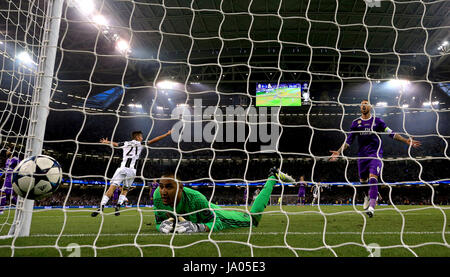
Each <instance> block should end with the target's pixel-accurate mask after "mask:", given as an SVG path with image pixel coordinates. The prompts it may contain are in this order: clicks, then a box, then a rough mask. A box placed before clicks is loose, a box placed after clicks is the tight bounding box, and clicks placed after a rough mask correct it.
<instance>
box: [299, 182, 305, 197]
mask: <svg viewBox="0 0 450 277" xmlns="http://www.w3.org/2000/svg"><path fill="white" fill-rule="evenodd" d="M298 197H305V186H304V185H303V184H300V186H299V187H298Z"/></svg>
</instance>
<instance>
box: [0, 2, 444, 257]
mask: <svg viewBox="0 0 450 277" xmlns="http://www.w3.org/2000/svg"><path fill="white" fill-rule="evenodd" d="M53 2H54V1H6V2H4V3H2V4H1V6H0V16H1V17H0V24H1V28H0V32H1V33H0V36H1V37H0V49H1V54H2V68H1V71H0V74H1V75H0V81H1V92H0V95H1V97H0V107H1V116H0V132H1V134H0V135H1V145H2V150H5V148H6V145H7V144H8V145H11V146H12V147H13V150H14V151H13V152H14V154H15V155H17V156H18V157H19V158H21V159H22V158H23V156H24V155H25V154H26V152H27V151H25V145H26V142H27V137H29V130H28V128H29V126H30V122H29V119H30V117H31V116H30V106H31V104H32V102H33V101H35V100H33V96H34V97H36V91H39V80H40V79H39V78H38V76H41V75H42V70H41V69H42V64H41V63H40V55H41V52H42V49H41V46H42V45H45V41H46V39H43V36H44V33H45V32H44V29H45V28H44V26H49V25H46V24H48V20H49V19H50V18H49V16H48V15H47V14H48V13H47V9H48V7H51V3H53ZM447 17H448V2H446V1H375V0H374V1H325V0H321V1H290V0H289V1H288V0H281V1H263V0H258V1H218V0H217V1H184V0H178V1H107V0H104V1H101V0H98V1H95V0H92V1H89V0H84V1H82V0H71V1H65V2H64V6H63V10H62V18H61V19H62V20H61V26H60V28H61V29H60V31H59V41H58V48H57V58H56V62H55V73H54V77H53V87H52V91H51V100H50V105H49V110H50V114H49V117H48V120H47V126H46V133H45V140H44V143H43V153H44V154H47V155H50V156H52V157H54V158H55V159H56V160H58V161H59V163H60V164H61V166H62V168H63V172H64V182H63V184H62V185H61V187H60V188H59V190H58V191H57V192H56V193H54V194H53V195H52V196H51V197H49V198H46V199H44V200H41V201H36V203H35V209H34V212H33V221H32V225H31V233H30V236H29V237H14V238H9V239H4V240H2V241H1V242H0V254H1V255H2V256H36V255H40V256H42V255H44V256H79V255H81V256H177V257H178V256H236V255H239V256H241V255H242V256H294V257H298V256H300V257H301V256H368V255H371V256H378V255H381V256H436V255H437V256H448V254H449V244H448V233H449V230H448V226H447V225H448V222H447V215H448V213H449V211H448V207H447V205H448V197H449V195H450V193H449V190H448V182H449V175H448V172H446V170H445V169H446V168H448V165H449V156H448V151H449V150H448V138H449V134H450V132H449V129H448V126H447V125H448V124H446V122H447V119H448V111H449V109H448V97H449V90H448V86H449V81H448V56H449V55H448V46H447V43H446V38H447V36H448V29H449V24H448V19H447ZM46 22H47V23H46ZM49 28H50V27H49ZM22 51H25V52H22ZM22 53H28V56H27V55H26V54H22ZM39 74H41V75H39ZM406 80H408V81H406ZM258 84H259V85H266V84H271V86H272V85H273V86H280V87H281V86H282V84H287V85H286V86H287V87H289V88H298V87H301V97H302V98H301V101H302V106H288V104H292V103H296V101H297V99H298V96H299V94H297V95H296V96H294V97H290V98H289V97H288V95H285V94H279V95H278V96H279V97H278V99H277V97H274V98H273V99H271V100H273V101H275V103H280V102H281V103H283V107H281V108H280V107H255V104H257V96H256V95H257V94H256V92H255V89H256V90H257V89H258ZM266 96H267V95H266ZM279 99H281V100H279ZM283 99H287V100H286V101H288V102H283V101H285V100H283ZM363 99H368V100H369V101H370V102H371V103H372V105H373V108H374V109H373V115H375V116H376V117H381V118H382V119H383V120H384V121H385V122H386V124H387V125H388V126H389V127H390V128H391V129H392V130H393V131H394V132H395V133H397V134H401V135H402V136H404V137H406V138H411V137H414V139H417V140H419V141H421V142H422V145H423V146H422V148H419V149H415V148H412V147H407V146H406V145H405V144H402V143H401V142H398V141H394V140H392V139H391V138H389V137H388V136H387V133H386V132H379V133H378V134H377V136H378V137H379V138H380V139H382V140H383V150H384V156H383V158H382V162H383V166H382V168H381V172H380V176H379V179H378V182H379V185H380V188H379V193H380V194H379V197H378V200H377V203H378V205H377V206H376V209H375V215H374V217H373V218H368V217H367V215H366V214H365V212H364V210H363V209H362V207H361V205H362V204H363V197H364V193H366V194H367V191H368V185H365V184H360V183H359V176H358V167H357V160H358V157H357V153H356V152H357V146H352V147H351V148H350V149H349V150H347V151H346V152H345V154H344V157H343V158H340V159H339V160H338V161H337V162H334V163H331V162H329V161H328V158H329V156H330V152H329V151H330V150H336V149H338V148H339V147H340V146H341V145H342V143H343V142H344V141H345V139H346V136H347V135H349V129H350V125H351V123H352V121H353V120H354V119H356V118H357V117H359V116H360V115H361V114H360V111H359V105H360V102H361V100H363ZM276 101H278V102H276ZM289 101H291V102H289ZM269 104H271V103H269V102H266V106H267V105H269ZM272 104H273V103H272ZM278 105H279V104H278ZM284 105H285V106H284ZM170 129H172V130H173V135H172V136H169V137H167V138H164V139H162V140H160V141H158V142H156V143H155V144H151V145H150V146H148V147H145V148H144V150H143V153H142V159H141V161H142V164H141V165H140V166H138V167H137V172H136V178H135V179H134V182H133V185H132V189H131V190H130V191H129V193H128V195H127V198H128V199H127V200H128V201H127V202H125V204H124V205H123V206H122V207H121V210H120V216H115V213H114V209H113V207H114V205H115V204H116V203H117V201H119V196H118V192H115V193H114V194H113V196H112V197H111V199H109V201H108V202H107V204H106V207H105V210H104V213H101V214H100V215H98V216H97V217H95V218H93V217H91V213H92V212H94V211H96V209H97V208H98V207H99V206H100V203H101V200H102V195H103V194H104V193H106V192H107V189H108V187H107V186H105V183H106V184H107V183H109V182H110V181H111V179H112V177H113V175H114V172H115V170H116V169H117V168H118V167H120V163H121V162H122V150H120V149H119V148H118V147H113V145H112V144H109V145H104V144H101V143H100V142H99V140H100V139H101V138H108V139H109V140H111V141H113V142H123V141H128V140H130V134H131V132H132V131H136V130H140V131H142V133H143V137H144V140H150V139H153V138H155V137H157V136H160V135H163V134H164V133H166V132H167V131H168V130H170ZM3 164H4V163H3V161H2V167H3ZM272 167H277V168H280V169H281V170H282V171H283V172H286V173H288V174H290V175H292V176H293V177H294V178H295V180H296V181H298V180H299V178H300V176H301V175H303V176H305V181H306V183H307V185H306V186H305V188H304V191H305V196H304V197H303V196H302V198H304V201H305V203H302V202H299V195H300V192H299V187H298V183H297V184H295V185H288V184H283V183H279V184H277V185H276V186H275V187H274V190H273V192H272V195H271V196H269V197H268V199H267V202H268V203H267V204H268V206H267V207H266V209H265V210H264V212H262V214H263V216H262V220H261V221H260V223H259V225H258V227H255V226H252V227H250V228H237V229H227V230H223V231H219V232H205V233H195V234H193V235H191V236H186V235H185V234H170V235H163V234H161V233H160V232H158V231H157V229H156V223H155V211H154V210H153V209H152V207H153V205H154V201H153V198H152V191H153V190H152V188H151V184H152V183H153V182H155V181H158V180H159V178H160V177H161V175H162V174H163V173H167V172H171V173H174V174H175V176H176V177H177V179H179V180H181V181H182V182H183V183H185V186H186V187H188V188H191V189H193V190H197V191H199V192H201V193H202V194H204V195H205V196H206V198H207V200H208V202H209V204H218V205H220V206H221V209H222V210H226V211H235V212H238V211H244V212H246V213H247V214H248V212H249V211H250V210H251V207H252V203H253V204H254V200H255V199H256V195H257V194H255V191H256V189H259V190H261V189H262V188H263V185H264V183H265V182H266V180H267V177H268V173H269V169H270V168H272ZM2 173H4V172H2ZM319 182H320V183H326V184H329V185H327V186H325V187H323V191H321V192H320V194H319V195H320V197H319V198H318V200H316V204H318V205H315V206H311V205H309V204H311V202H312V199H313V193H314V191H313V189H312V188H313V187H314V185H316V184H318V183H319ZM244 190H246V192H245V194H244ZM248 191H250V192H249V193H247V192H248ZM301 201H303V199H302V200H301ZM10 203H11V202H7V204H6V207H4V211H5V212H7V213H4V214H3V215H2V216H0V224H1V227H0V228H1V229H0V234H2V235H3V234H6V233H7V232H8V229H9V226H11V222H12V218H13V215H12V213H14V210H13V209H9V207H10V205H14V204H10ZM304 204H306V205H304ZM204 210H208V208H205V209H204ZM204 210H203V211H204ZM200 211H202V210H200ZM181 215H182V216H189V215H186V214H181ZM216 219H217V218H216ZM305 238H307V239H305Z"/></svg>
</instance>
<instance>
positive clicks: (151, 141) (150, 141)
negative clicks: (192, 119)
mask: <svg viewBox="0 0 450 277" xmlns="http://www.w3.org/2000/svg"><path fill="white" fill-rule="evenodd" d="M170 134H172V130H170V131H168V132H167V133H165V134H164V135H160V136H158V137H156V138H153V139H151V140H149V141H147V144H152V143H155V142H158V141H160V140H162V139H163V138H165V137H167V136H170Z"/></svg>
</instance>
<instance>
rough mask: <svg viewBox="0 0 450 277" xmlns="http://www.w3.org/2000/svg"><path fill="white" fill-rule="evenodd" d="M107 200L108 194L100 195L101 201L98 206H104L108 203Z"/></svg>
mask: <svg viewBox="0 0 450 277" xmlns="http://www.w3.org/2000/svg"><path fill="white" fill-rule="evenodd" d="M108 201H109V197H108V196H106V194H105V195H103V197H102V201H101V202H100V206H105V205H106V203H108Z"/></svg>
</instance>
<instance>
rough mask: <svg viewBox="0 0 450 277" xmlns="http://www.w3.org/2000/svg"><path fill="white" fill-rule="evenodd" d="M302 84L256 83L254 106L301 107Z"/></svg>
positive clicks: (303, 88) (304, 87)
mask: <svg viewBox="0 0 450 277" xmlns="http://www.w3.org/2000/svg"><path fill="white" fill-rule="evenodd" d="M307 88H308V84H307V83H304V84H301V83H280V84H277V83H258V84H256V106H257V107H264V106H301V105H302V91H305V90H306V89H307Z"/></svg>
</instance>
